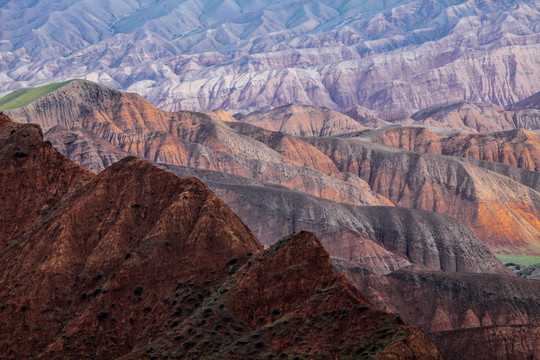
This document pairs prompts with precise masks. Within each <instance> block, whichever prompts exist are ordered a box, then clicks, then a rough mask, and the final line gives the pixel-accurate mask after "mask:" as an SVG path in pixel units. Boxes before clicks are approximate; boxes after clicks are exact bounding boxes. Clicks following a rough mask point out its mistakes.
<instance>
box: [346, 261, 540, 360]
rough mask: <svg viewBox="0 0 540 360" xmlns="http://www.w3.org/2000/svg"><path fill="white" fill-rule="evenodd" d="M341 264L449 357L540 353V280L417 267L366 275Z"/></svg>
mask: <svg viewBox="0 0 540 360" xmlns="http://www.w3.org/2000/svg"><path fill="white" fill-rule="evenodd" d="M338 269H339V270H340V272H342V273H343V274H346V276H347V277H348V278H349V279H354V280H353V283H354V284H355V285H356V286H357V287H358V288H359V289H360V290H361V291H363V292H364V294H366V296H367V297H368V299H369V300H370V301H372V302H373V304H374V305H375V306H377V307H378V308H380V309H384V310H385V311H388V312H392V313H399V314H400V316H401V317H402V318H403V319H404V320H405V321H407V322H409V323H410V324H411V325H413V326H416V327H418V328H419V329H421V330H423V331H424V332H426V334H427V335H428V337H429V338H430V339H432V340H433V342H434V343H435V346H437V349H438V350H439V351H440V352H441V354H442V355H443V357H444V358H446V359H450V358H454V359H485V360H488V359H535V360H536V359H538V358H539V355H538V354H540V352H539V350H540V343H539V342H538V339H540V316H539V314H540V308H539V306H540V305H539V303H538V293H539V292H540V281H536V280H526V279H520V278H517V277H508V276H500V275H486V274H482V275H472V274H460V273H441V272H429V271H412V270H399V271H396V272H394V273H391V274H389V275H386V276H366V275H364V274H362V272H361V271H360V272H359V271H357V270H355V268H354V267H347V266H342V267H339V268H338ZM425 299H432V301H425Z"/></svg>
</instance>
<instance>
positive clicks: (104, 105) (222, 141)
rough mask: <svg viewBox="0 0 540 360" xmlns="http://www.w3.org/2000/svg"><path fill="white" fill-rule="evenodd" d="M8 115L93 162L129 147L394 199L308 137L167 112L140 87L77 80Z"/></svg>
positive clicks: (361, 199) (310, 189) (313, 187)
mask: <svg viewBox="0 0 540 360" xmlns="http://www.w3.org/2000/svg"><path fill="white" fill-rule="evenodd" d="M9 115H10V116H11V117H12V118H13V119H15V120H17V121H21V122H35V123H38V124H40V125H41V126H43V127H44V129H45V130H46V131H47V134H48V135H50V138H51V140H54V141H55V142H54V144H55V145H56V146H58V147H59V148H60V149H63V150H64V151H65V153H66V154H72V156H73V157H74V159H76V160H78V161H81V163H82V164H84V165H85V166H86V167H88V168H93V169H101V168H104V167H105V166H106V165H108V163H109V162H110V161H111V160H112V159H115V158H118V157H119V156H122V155H121V154H122V153H128V154H131V155H137V156H141V157H144V158H146V159H148V160H150V161H155V162H160V163H167V164H173V165H184V166H193V167H198V168H204V169H210V170H217V171H223V172H226V173H231V174H237V175H241V176H244V177H249V178H254V179H256V180H259V181H264V182H267V183H273V184H280V185H284V186H287V187H291V188H294V189H296V190H299V191H303V192H306V193H309V194H312V195H315V196H320V197H323V198H327V199H332V200H339V201H343V202H349V203H353V204H370V205H391V203H390V201H389V200H387V199H385V198H384V197H382V196H381V195H379V194H376V193H374V192H372V191H371V190H370V189H369V186H368V185H367V183H366V182H365V181H364V180H361V179H359V178H358V177H351V176H345V175H342V174H340V173H339V172H338V171H337V169H336V167H335V166H334V165H333V163H332V161H331V160H330V159H329V158H328V157H327V156H326V155H324V154H323V153H321V152H320V151H319V150H317V149H316V148H315V147H313V146H311V145H309V144H307V143H305V142H304V141H301V140H298V139H295V138H293V137H283V136H278V137H275V136H274V135H272V136H274V137H275V139H273V140H272V142H270V143H269V145H266V144H263V143H261V142H260V141H259V140H258V139H253V138H252V137H249V136H245V135H243V134H240V133H237V132H236V131H234V130H233V129H231V127H229V126H227V125H226V123H224V122H222V121H220V120H218V119H216V118H214V117H212V116H209V115H207V114H202V113H193V112H177V113H168V112H164V111H161V110H158V109H156V108H155V107H154V106H152V105H151V104H150V103H148V102H147V101H145V100H144V99H142V98H141V97H140V96H138V95H136V94H130V93H123V92H118V91H115V90H111V89H108V88H105V87H103V86H99V85H96V84H93V83H89V82H83V81H73V82H71V83H69V84H68V85H66V86H64V87H62V88H60V89H58V90H56V91H54V92H52V93H50V94H48V95H45V96H43V97H41V98H40V99H38V100H36V101H34V102H32V103H31V104H29V105H27V106H25V107H21V108H19V109H16V110H11V111H9ZM340 116H341V115H340ZM343 117H344V116H343ZM350 121H352V120H350ZM353 122H354V121H353ZM231 124H234V122H233V123H231ZM55 126H62V127H64V128H66V129H69V130H70V131H75V132H76V133H77V134H78V136H81V135H82V134H83V132H85V133H87V134H88V136H86V138H87V139H86V140H82V139H81V140H79V144H81V145H79V146H82V148H78V146H77V144H74V142H73V141H72V140H71V137H70V136H68V135H67V134H66V136H63V137H62V136H55V135H54V133H53V131H54V129H53V128H54V127H55ZM268 137H270V135H266V136H265V138H268ZM96 138H97V139H101V140H103V141H105V142H106V143H108V144H109V145H112V146H113V147H114V148H116V149H117V150H118V151H114V150H112V149H111V148H110V146H109V145H107V146H103V145H100V143H102V141H94V140H93V139H96ZM87 142H88V144H87ZM89 142H94V143H95V145H92V146H91V145H89ZM85 147H90V148H89V149H85ZM93 148H94V149H93ZM96 148H99V150H96ZM81 153H83V155H82V156H81V155H78V154H81ZM86 153H93V154H88V155H86ZM330 175H331V176H330Z"/></svg>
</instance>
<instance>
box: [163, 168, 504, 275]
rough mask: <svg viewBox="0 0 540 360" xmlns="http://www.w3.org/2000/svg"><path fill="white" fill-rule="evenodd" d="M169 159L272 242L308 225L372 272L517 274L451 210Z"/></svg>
mask: <svg viewBox="0 0 540 360" xmlns="http://www.w3.org/2000/svg"><path fill="white" fill-rule="evenodd" d="M161 166H162V167H164V168H165V169H167V170H169V171H172V172H174V173H176V174H178V175H179V176H182V177H186V176H196V177H197V178H199V179H201V180H202V181H204V182H205V184H207V185H208V186H210V188H211V189H212V190H213V191H214V192H216V193H217V194H219V196H220V197H221V198H222V199H223V200H224V201H225V202H226V203H227V204H228V205H229V206H230V207H231V209H233V210H234V211H235V213H236V214H238V216H240V218H241V219H242V221H244V222H245V223H246V224H247V225H248V226H249V228H250V229H251V230H252V231H253V232H254V233H255V234H256V235H257V237H258V238H259V239H260V240H261V242H262V243H263V244H266V245H269V244H272V243H273V242H274V241H275V239H276V238H279V237H280V236H283V234H288V233H290V232H295V231H299V230H308V231H313V232H314V233H316V234H317V236H318V237H319V238H320V239H321V242H322V244H323V245H324V246H325V248H326V249H327V251H328V252H329V253H330V255H331V256H333V257H334V261H336V260H337V258H339V259H343V260H346V261H350V262H353V263H354V264H355V265H356V266H358V267H362V268H363V269H364V270H365V271H367V272H369V273H382V274H386V273H389V272H391V271H393V270H396V269H400V268H410V267H413V268H417V269H430V270H439V271H459V272H471V273H474V272H480V273H498V274H511V272H510V271H508V270H507V269H506V268H505V267H504V266H503V265H502V264H501V263H500V261H499V260H497V259H496V258H495V257H494V256H493V254H492V253H491V252H490V251H489V249H488V248H487V247H486V245H484V244H483V243H482V242H481V241H480V240H479V239H478V238H477V237H476V236H475V235H474V234H473V233H472V232H471V231H470V230H469V229H468V228H467V227H466V226H465V225H463V224H462V223H461V222H459V221H457V220H455V219H453V218H450V217H448V216H444V215H440V214H435V213H431V212H426V211H417V210H412V209H404V208H397V207H374V206H353V205H347V204H340V203H335V202H332V201H328V200H324V199H319V198H315V197H312V196H309V195H307V194H302V193H299V192H295V191H291V190H289V189H287V188H284V187H278V186H269V185H265V184H261V183H257V182H255V181H252V180H249V179H245V178H240V177H237V176H231V175H227V174H222V173H217V172H213V171H208V170H199V169H193V168H186V167H178V166H171V165H161Z"/></svg>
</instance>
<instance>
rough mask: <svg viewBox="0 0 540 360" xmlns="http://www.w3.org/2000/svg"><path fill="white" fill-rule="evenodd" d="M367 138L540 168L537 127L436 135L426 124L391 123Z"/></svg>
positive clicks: (527, 167)
mask: <svg viewBox="0 0 540 360" xmlns="http://www.w3.org/2000/svg"><path fill="white" fill-rule="evenodd" d="M370 139H371V141H372V142H374V143H377V144H381V145H384V146H391V147H397V148H402V149H406V150H412V151H418V152H426V153H431V154H443V155H449V156H458V157H464V158H470V159H478V160H485V161H492V162H500V163H502V164H507V165H511V166H516V167H520V168H523V169H527V170H531V171H540V132H537V131H528V130H523V129H519V130H508V131H503V132H497V133H488V134H460V133H453V134H450V135H445V134H441V135H436V134H435V133H434V132H432V131H431V130H429V129H426V128H417V127H394V128H392V129H389V130H386V131H384V132H381V133H377V134H376V135H374V136H372V137H370Z"/></svg>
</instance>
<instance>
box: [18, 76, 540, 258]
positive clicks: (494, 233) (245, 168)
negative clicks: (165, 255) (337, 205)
mask: <svg viewBox="0 0 540 360" xmlns="http://www.w3.org/2000/svg"><path fill="white" fill-rule="evenodd" d="M314 110H315V108H310V111H314ZM319 110H320V113H324V112H325V111H327V110H324V109H319ZM9 113H10V114H11V115H12V116H15V117H16V119H18V120H20V121H24V122H30V121H38V122H39V123H42V124H44V125H45V126H53V125H63V126H66V127H69V128H71V129H80V128H82V129H84V130H85V131H87V132H90V133H91V134H92V136H94V137H97V138H100V139H102V140H104V141H106V142H107V143H109V144H110V145H112V146H114V147H116V148H118V149H119V150H120V151H121V152H124V153H130V154H135V155H139V156H143V157H145V158H147V159H148V160H151V161H155V162H159V163H164V164H171V165H183V166H190V167H197V168H203V169H209V170H216V171H222V172H226V173H229V174H234V175H240V176H242V177H245V178H250V179H253V180H256V181H258V182H263V183H269V184H277V185H283V186H286V187H289V188H291V189H294V190H297V191H301V192H304V193H308V194H311V195H315V196H318V197H322V198H325V199H329V200H332V201H337V202H345V203H349V204H354V205H392V204H395V205H399V206H404V207H410V208H415V209H420V210H428V211H436V212H440V213H444V214H447V215H450V216H452V217H456V218H458V219H460V220H462V221H463V222H464V223H465V224H467V225H469V226H470V227H471V228H472V229H473V231H474V232H475V233H476V234H477V236H478V237H479V238H481V239H482V240H484V241H486V243H487V244H488V245H489V246H490V247H491V248H492V249H494V250H497V251H518V252H534V251H536V250H534V247H535V246H536V244H538V241H539V238H540V235H539V231H538V229H539V220H538V219H539V214H538V209H539V208H540V206H538V203H539V200H538V199H539V197H540V195H539V194H538V192H537V190H535V189H537V186H538V176H536V177H535V174H536V173H535V172H527V171H526V170H520V169H515V170H512V169H510V167H505V166H506V165H504V164H501V165H500V166H499V165H498V164H494V165H489V164H488V162H482V161H478V160H474V159H470V160H467V159H463V160H459V159H458V158H455V157H448V156H440V155H433V154H419V153H412V152H405V151H403V150H398V149H392V148H388V147H381V146H378V145H374V144H370V143H369V142H368V141H361V140H358V139H354V138H343V139H341V138H337V137H332V138H318V139H317V138H313V137H310V138H307V137H306V138H298V137H293V136H288V135H284V134H283V133H276V132H271V131H268V130H264V129H261V128H258V127H256V126H253V125H248V124H242V123H239V122H223V121H220V120H217V119H215V118H213V117H212V116H209V115H206V114H201V113H192V112H178V113H167V112H163V111H160V110H157V109H156V108H154V107H153V106H151V105H150V104H149V103H148V102H146V101H144V100H143V99H142V98H141V97H139V96H137V95H134V94H126V93H122V92H117V91H114V90H110V89H107V88H104V87H101V86H98V85H96V84H92V83H88V82H81V81H74V82H71V83H70V84H68V85H65V86H64V87H62V88H60V89H58V90H56V91H54V92H52V93H50V94H48V95H46V96H43V97H42V98H40V99H38V100H36V101H34V102H32V103H31V104H29V105H27V106H25V107H22V108H19V109H16V110H12V111H10V112H9ZM55 117H58V119H60V120H58V121H53V120H50V119H54V118H55ZM277 119H278V120H279V118H277ZM77 131H79V130H77ZM355 133H356V132H355ZM355 133H353V134H355ZM508 134H509V135H508V136H510V137H508V136H507V135H504V134H502V135H497V136H495V135H493V136H492V137H494V138H496V139H495V140H494V142H493V143H492V144H490V143H489V141H488V142H487V143H488V145H489V146H490V147H492V148H493V151H495V150H494V149H495V148H497V146H499V145H498V144H499V143H500V144H501V145H500V147H501V148H502V147H504V146H510V147H511V148H515V149H516V151H517V149H522V150H523V154H522V155H519V154H517V155H513V154H512V155H513V156H514V157H512V156H510V155H509V152H508V151H506V152H503V157H502V159H501V161H506V162H508V163H514V162H515V163H520V164H522V165H523V166H525V165H527V166H531V167H532V166H533V165H532V164H535V161H533V160H532V158H534V156H535V155H534V151H535V150H534V149H535V146H536V145H534V141H533V142H531V141H532V140H531V139H533V140H534V137H531V136H532V135H531V136H529V134H530V133H529V132H520V131H514V132H510V133H508ZM512 134H514V135H515V136H514V135H512ZM522 135H523V136H522ZM366 136H367V135H366ZM415 136H416V135H415ZM422 136H423V137H424V138H422ZM430 136H431V137H430ZM512 136H514V137H513V138H512ZM398 138H399V136H398ZM403 139H404V138H403V137H401V138H399V139H396V140H399V141H403ZM457 139H459V137H457ZM480 139H483V138H481V137H480ZM485 139H487V140H489V137H488V138H485ZM58 141H59V146H60V147H61V148H65V149H66V152H69V151H71V150H70V149H71V148H73V145H72V144H69V141H68V142H66V141H63V142H62V140H61V138H59V139H58ZM88 141H89V142H91V141H92V140H91V137H88ZM399 141H397V142H398V143H399ZM418 141H419V144H420V145H419V146H417V145H416V143H417V142H418ZM407 142H408V144H409V143H410V144H409V145H407V146H413V148H414V149H416V150H425V151H435V150H437V151H438V149H431V148H429V146H434V145H433V144H434V143H433V134H432V133H431V134H430V133H429V132H424V133H423V135H421V136H420V137H419V138H418V139H416V137H415V138H414V139H412V138H411V139H407ZM465 143H466V141H465V140H464V141H463V144H465ZM504 143H508V144H507V145H504ZM521 143H523V145H521ZM413 144H414V145H413ZM430 144H431V145H430ZM96 146H98V145H96ZM452 146H453V145H452ZM531 146H532V147H531ZM422 147H424V148H425V149H422ZM487 148H489V147H487ZM527 151H528V153H527ZM441 152H442V145H441ZM463 152H464V153H466V150H465V145H464V150H463ZM75 153H76V152H75ZM485 154H486V156H484V157H487V154H491V155H493V156H494V154H493V152H491V153H490V152H486V153H485ZM480 155H482V154H481V153H480V150H479V152H478V157H482V156H483V155H482V156H480ZM100 156H101V157H103V161H102V162H103V163H105V162H106V161H109V158H110V157H111V156H112V155H111V154H110V153H109V152H108V150H107V151H105V152H104V153H103V155H100ZM114 156H116V155H114ZM93 158H95V157H90V159H91V160H89V165H87V166H93V164H94V161H93ZM528 158H531V161H529V160H527V161H525V160H526V159H528ZM83 160H84V159H83ZM103 166H104V165H103ZM534 166H536V165H534ZM488 169H492V170H493V171H490V170H488ZM523 184H524V185H523ZM493 224H495V225H493Z"/></svg>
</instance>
